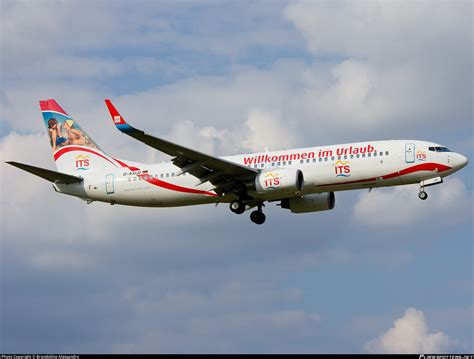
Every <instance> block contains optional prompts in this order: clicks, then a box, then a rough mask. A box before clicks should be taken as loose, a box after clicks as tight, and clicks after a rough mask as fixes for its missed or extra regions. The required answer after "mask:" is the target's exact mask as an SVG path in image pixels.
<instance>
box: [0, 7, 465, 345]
mask: <svg viewBox="0 0 474 359" xmlns="http://www.w3.org/2000/svg"><path fill="white" fill-rule="evenodd" d="M0 6H1V7H0V9H1V13H0V16H1V18H0V20H1V21H0V31H1V32H0V40H1V92H0V106H1V113H0V159H1V162H2V164H0V171H1V176H0V184H1V198H0V200H1V207H0V210H1V213H0V214H1V232H0V235H1V241H0V245H1V247H0V253H1V267H0V279H1V287H0V294H1V296H0V304H1V312H0V315H1V316H0V351H1V352H21V353H25V352H43V353H46V352H80V353H190V352H191V353H275V352H277V353H341V352H342V353H405V352H415V353H420V352H426V353H430V352H473V351H474V347H473V343H474V334H473V327H474V324H473V322H474V311H473V270H474V269H473V264H472V263H473V246H472V240H473V237H474V236H473V232H474V229H473V218H474V216H473V204H472V203H473V181H472V178H473V177H472V175H473V172H472V163H471V164H470V165H468V166H467V167H466V168H464V169H463V170H462V171H460V172H458V173H456V174H454V175H452V176H450V177H448V178H447V179H445V182H444V183H443V184H442V185H440V186H435V187H430V188H429V189H428V193H429V198H428V200H426V201H420V200H419V199H418V197H417V194H418V186H416V185H414V186H403V187H396V188H386V189H375V190H373V191H371V192H370V193H369V192H367V191H350V192H339V193H336V207H335V209H333V210H332V211H327V212H320V213H310V214H299V215H293V214H291V213H289V212H288V211H286V210H282V209H281V208H279V207H276V206H275V205H274V204H268V205H267V206H266V207H265V213H266V215H267V221H266V223H265V224H264V225H263V226H256V225H254V224H253V223H251V222H250V221H249V219H248V216H247V215H242V216H237V215H235V214H233V213H231V212H230V211H229V209H228V208H227V206H226V205H219V206H217V207H215V206H214V205H203V206H195V207H186V208H155V209H150V208H131V207H124V206H110V205H107V204H103V203H92V204H90V205H87V204H85V203H84V202H82V201H81V200H79V199H77V198H73V197H69V196H64V195H60V194H57V193H55V192H54V191H53V189H52V188H51V184H50V183H49V182H46V181H43V180H41V179H39V178H37V177H35V176H30V175H27V174H25V173H23V172H21V171H19V170H18V169H15V168H13V167H10V166H8V165H6V164H5V163H4V161H7V160H15V161H19V162H24V163H28V164H32V165H35V166H40V167H44V168H50V169H55V167H54V161H53V158H52V156H51V152H50V151H51V149H50V146H49V145H48V138H47V134H46V131H45V129H44V125H43V120H42V117H41V114H40V111H39V105H38V101H39V100H41V99H49V98H55V99H56V100H57V101H58V103H59V104H60V105H61V106H62V107H63V108H64V109H65V110H66V111H67V112H68V113H69V114H70V115H71V116H72V117H73V118H74V119H75V120H77V121H78V122H79V123H80V124H81V127H82V128H83V129H85V130H86V131H87V133H88V134H89V135H91V137H92V138H93V139H94V141H95V142H96V143H97V144H98V145H99V146H100V147H101V148H102V149H104V150H105V151H106V152H107V153H109V154H112V155H114V156H116V157H118V158H125V159H130V160H136V161H142V162H150V163H151V162H154V161H162V160H167V159H169V157H167V156H166V155H164V154H161V153H159V152H157V151H155V150H154V149H152V148H149V147H147V146H145V145H143V144H141V143H139V142H138V141H133V139H131V138H129V137H128V136H123V135H122V134H120V133H119V132H118V131H116V130H115V129H114V128H113V124H112V123H111V122H110V119H109V115H108V112H107V109H106V106H105V104H104V102H103V100H104V99H105V98H110V99H111V100H112V101H113V102H114V104H115V105H116V106H117V108H118V109H119V111H120V112H121V113H122V115H123V116H124V117H125V118H126V119H127V120H128V121H130V122H131V123H132V124H133V125H134V126H135V127H138V128H141V129H143V130H146V131H147V132H148V133H151V134H154V135H156V136H159V137H163V138H166V139H168V140H172V141H175V142H177V143H180V144H183V145H185V146H187V147H191V148H194V149H196V150H200V151H204V152H207V153H210V154H213V155H222V156H223V155H230V154H236V153H248V152H252V151H261V150H263V149H264V148H265V147H266V148H268V149H270V150H277V149H282V148H291V147H306V146H316V145H326V144H338V143H345V142H358V141H366V140H383V139H420V140H428V141H433V142H437V143H440V144H442V145H444V146H447V147H449V148H450V149H452V150H453V151H455V152H459V153H462V154H464V155H466V156H467V157H468V158H470V159H471V162H472V158H474V157H473V154H474V145H473V143H474V141H473V108H472V98H473V83H472V81H473V73H472V71H473V70H472V69H473V58H472V49H473V35H472V28H473V20H472V14H473V8H472V6H473V5H472V2H470V1H461V0H459V1H450V2H447V1H414V2H407V1H390V2H388V1H382V2H377V1H362V2H356V1H289V2H287V1H279V0H275V1H245V0H240V1H206V0H202V1H184V0H183V1H144V0H142V1H133V2H132V1H123V0H119V1H93V0H85V1H49V0H39V1H34V2H33V1H11V0H2V1H0Z"/></svg>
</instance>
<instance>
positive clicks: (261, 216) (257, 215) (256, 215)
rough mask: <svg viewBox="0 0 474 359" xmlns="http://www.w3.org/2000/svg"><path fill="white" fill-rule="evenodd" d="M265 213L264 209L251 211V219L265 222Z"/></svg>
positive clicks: (258, 222)
mask: <svg viewBox="0 0 474 359" xmlns="http://www.w3.org/2000/svg"><path fill="white" fill-rule="evenodd" d="M265 218H266V217H265V214H264V213H263V212H262V211H253V212H252V213H250V220H251V221H252V222H253V223H256V224H263V223H264V222H265Z"/></svg>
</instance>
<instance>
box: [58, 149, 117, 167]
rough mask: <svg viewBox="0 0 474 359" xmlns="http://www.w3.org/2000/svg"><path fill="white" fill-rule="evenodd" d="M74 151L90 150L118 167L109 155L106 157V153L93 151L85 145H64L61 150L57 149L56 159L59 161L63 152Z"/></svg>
mask: <svg viewBox="0 0 474 359" xmlns="http://www.w3.org/2000/svg"><path fill="white" fill-rule="evenodd" d="M72 151H82V152H89V153H93V154H94V155H97V156H99V157H102V158H103V159H104V160H107V161H109V162H110V163H112V164H113V165H114V166H115V167H118V166H117V165H116V164H115V163H113V162H112V161H111V160H109V159H108V158H107V157H105V156H104V155H102V154H100V153H98V152H96V151H93V150H91V149H89V148H85V147H64V148H61V149H60V150H59V151H57V152H56V153H55V154H54V159H55V160H56V161H57V160H58V158H59V157H61V156H62V155H63V154H65V153H68V152H72Z"/></svg>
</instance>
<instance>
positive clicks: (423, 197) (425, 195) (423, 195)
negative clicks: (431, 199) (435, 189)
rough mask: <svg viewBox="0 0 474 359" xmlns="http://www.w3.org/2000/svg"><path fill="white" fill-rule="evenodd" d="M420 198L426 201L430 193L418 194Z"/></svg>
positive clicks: (421, 192)
mask: <svg viewBox="0 0 474 359" xmlns="http://www.w3.org/2000/svg"><path fill="white" fill-rule="evenodd" d="M418 197H419V198H420V199H421V200H423V201H424V200H425V199H427V198H428V193H426V192H425V191H420V193H418Z"/></svg>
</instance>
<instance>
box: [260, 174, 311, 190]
mask: <svg viewBox="0 0 474 359" xmlns="http://www.w3.org/2000/svg"><path fill="white" fill-rule="evenodd" d="M303 183H304V178H303V172H301V171H300V170H298V169H289V168H288V169H275V170H269V171H262V172H261V173H259V174H258V176H257V177H256V178H255V189H256V190H257V192H258V193H268V192H272V191H278V192H283V193H295V192H299V191H301V190H302V189H303Z"/></svg>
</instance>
